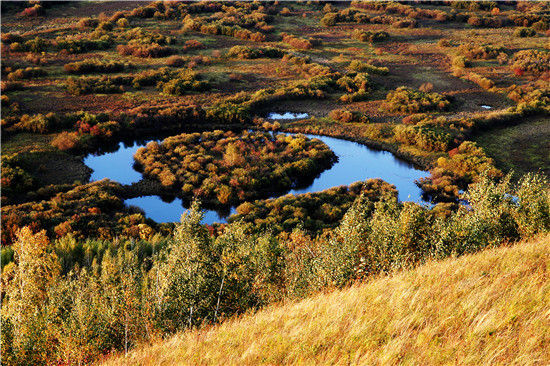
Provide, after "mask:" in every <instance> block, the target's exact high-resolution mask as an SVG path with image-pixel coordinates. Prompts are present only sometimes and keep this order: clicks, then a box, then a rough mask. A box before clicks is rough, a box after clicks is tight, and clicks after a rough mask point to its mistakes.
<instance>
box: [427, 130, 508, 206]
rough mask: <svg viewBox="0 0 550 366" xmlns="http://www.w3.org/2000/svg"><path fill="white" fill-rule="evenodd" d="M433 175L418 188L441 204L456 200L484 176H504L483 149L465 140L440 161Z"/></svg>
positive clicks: (432, 172)
mask: <svg viewBox="0 0 550 366" xmlns="http://www.w3.org/2000/svg"><path fill="white" fill-rule="evenodd" d="M430 174H431V176H430V177H429V178H425V179H421V180H420V181H419V185H420V187H421V188H422V190H423V191H424V192H426V194H427V195H429V196H430V197H431V198H432V199H434V200H436V201H438V202H439V201H454V200H456V198H457V197H459V196H460V191H462V190H465V189H467V188H468V185H470V184H471V183H474V182H478V181H479V180H480V179H481V177H482V176H483V175H484V174H485V175H487V176H489V177H491V178H498V177H500V176H501V175H502V173H501V172H500V171H499V170H498V169H496V168H495V167H494V164H493V160H492V159H491V158H489V157H487V156H486V155H485V153H484V152H483V149H481V148H480V147H477V146H476V144H475V143H474V142H471V141H465V142H463V143H461V144H460V146H458V147H457V148H455V149H453V150H451V151H449V157H441V158H439V159H438V160H437V163H436V165H435V167H434V168H433V169H432V170H430Z"/></svg>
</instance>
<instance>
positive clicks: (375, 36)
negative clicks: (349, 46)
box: [351, 29, 390, 43]
mask: <svg viewBox="0 0 550 366" xmlns="http://www.w3.org/2000/svg"><path fill="white" fill-rule="evenodd" d="M351 38H352V39H356V40H358V41H361V42H371V43H373V42H383V41H386V40H388V39H389V38H390V35H389V34H388V32H384V31H376V32H371V31H365V30H363V29H354V30H353V32H352V33H351Z"/></svg>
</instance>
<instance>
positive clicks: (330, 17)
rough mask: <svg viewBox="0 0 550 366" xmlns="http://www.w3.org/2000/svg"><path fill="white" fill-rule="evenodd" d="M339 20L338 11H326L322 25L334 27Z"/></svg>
mask: <svg viewBox="0 0 550 366" xmlns="http://www.w3.org/2000/svg"><path fill="white" fill-rule="evenodd" d="M337 22H338V13H326V14H325V15H324V16H323V18H321V25H324V26H325V27H332V26H334V25H336V23H337Z"/></svg>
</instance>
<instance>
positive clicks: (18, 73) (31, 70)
mask: <svg viewBox="0 0 550 366" xmlns="http://www.w3.org/2000/svg"><path fill="white" fill-rule="evenodd" d="M47 74H48V73H47V72H46V71H45V70H44V69H42V68H40V67H27V68H25V69H17V70H15V71H12V72H10V73H9V74H8V76H7V79H8V80H21V79H33V78H36V77H41V76H45V75H47Z"/></svg>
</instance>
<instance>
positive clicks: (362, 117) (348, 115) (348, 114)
mask: <svg viewBox="0 0 550 366" xmlns="http://www.w3.org/2000/svg"><path fill="white" fill-rule="evenodd" d="M329 117H330V118H332V119H333V120H335V121H338V122H342V123H369V118H368V116H367V114H365V113H361V112H356V111H348V110H345V109H334V110H332V111H330V113H329Z"/></svg>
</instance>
